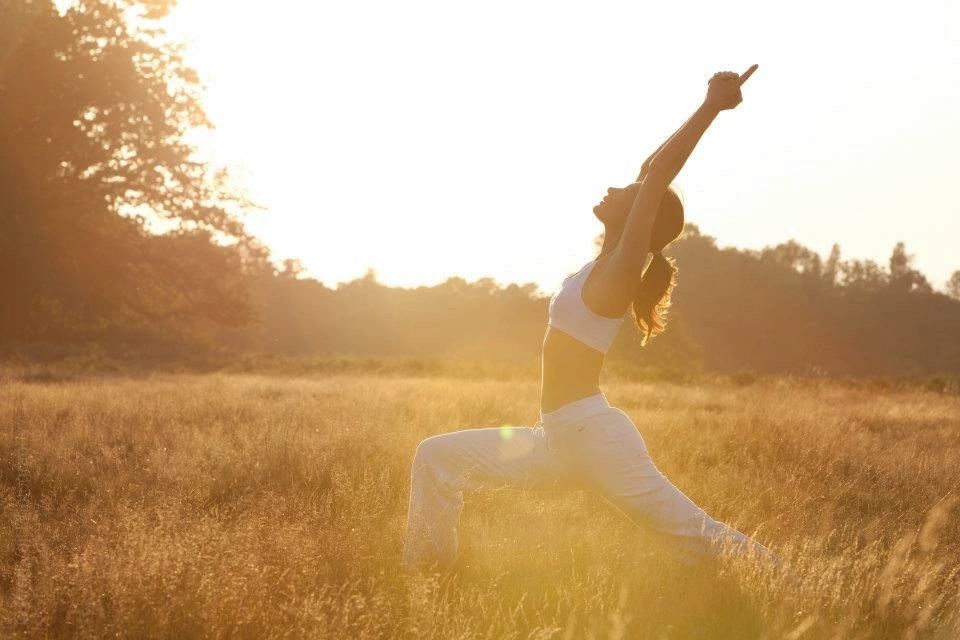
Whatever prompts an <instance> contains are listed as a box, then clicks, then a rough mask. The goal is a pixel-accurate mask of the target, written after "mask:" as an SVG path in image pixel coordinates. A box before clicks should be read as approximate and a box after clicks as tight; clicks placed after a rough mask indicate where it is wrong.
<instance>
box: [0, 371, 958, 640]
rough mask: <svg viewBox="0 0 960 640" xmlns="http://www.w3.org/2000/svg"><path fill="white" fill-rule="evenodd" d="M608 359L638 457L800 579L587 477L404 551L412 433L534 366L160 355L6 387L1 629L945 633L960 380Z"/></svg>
mask: <svg viewBox="0 0 960 640" xmlns="http://www.w3.org/2000/svg"><path fill="white" fill-rule="evenodd" d="M748 382H749V384H740V385H737V384H732V383H721V382H717V383H711V384H704V385H699V386H693V385H679V384H668V383H628V382H617V381H611V382H609V383H608V384H607V393H608V396H609V398H610V400H611V402H612V403H613V404H615V405H617V406H619V407H621V408H622V409H624V410H625V411H626V412H627V413H628V414H629V415H630V416H631V417H632V418H633V420H634V422H635V423H636V424H637V425H638V427H639V428H640V430H641V432H642V433H643V435H644V437H645V439H646V441H647V444H648V446H649V448H650V451H651V453H652V455H653V458H654V460H655V461H656V462H657V463H658V465H659V467H660V468H661V469H662V470H663V471H664V472H665V473H666V474H667V475H668V477H670V478H671V479H672V480H673V481H674V483H675V484H677V485H678V486H679V487H680V488H681V489H682V490H683V491H684V492H685V493H687V494H688V495H689V496H691V497H692V498H693V499H694V500H695V501H697V502H698V503H700V504H701V505H702V506H704V507H705V508H706V509H707V510H708V511H709V512H710V513H711V514H712V515H714V516H716V517H718V518H719V519H723V520H725V521H727V522H730V523H731V524H734V525H736V526H737V527H738V528H740V529H742V530H744V531H746V532H750V533H753V534H754V535H755V536H756V537H757V538H758V539H759V540H761V541H762V542H764V543H765V544H767V545H769V546H770V547H772V548H773V549H775V550H776V551H778V552H780V553H781V554H782V555H783V556H785V558H786V559H787V560H788V561H789V562H790V563H791V565H792V566H793V567H794V569H795V571H796V572H797V574H799V576H800V578H801V581H802V584H801V585H800V586H799V587H788V586H785V585H782V584H779V583H778V582H777V581H776V580H773V579H771V578H770V577H769V576H765V575H763V574H762V573H761V572H759V571H758V569H757V568H756V567H752V566H750V565H748V564H745V563H734V562H721V563H719V564H716V565H709V566H700V567H690V566H687V565H686V564H684V563H683V562H682V561H681V560H680V559H678V558H677V557H676V556H675V555H674V554H673V553H672V552H671V551H670V550H669V549H665V548H662V547H660V546H657V544H656V543H655V542H654V541H653V540H652V539H650V538H648V537H647V536H646V535H645V534H644V532H643V531H641V530H637V529H635V528H634V527H633V526H632V525H630V524H629V523H628V522H627V521H626V520H625V519H624V518H623V517H622V516H621V515H620V514H619V513H618V512H616V511H615V510H614V509H613V508H612V507H610V506H608V505H607V504H606V503H604V502H603V501H602V500H600V499H598V498H597V497H595V496H593V495H590V494H587V493H583V492H572V493H562V492H549V493H547V492H544V493H535V492H525V491H517V490H505V491H498V492H494V493H490V494H484V495H479V494H478V495H468V496H467V505H466V509H465V511H464V516H463V519H462V521H461V527H460V542H461V558H460V560H459V562H458V565H457V567H456V568H455V570H454V571H453V572H452V573H450V574H448V575H444V576H434V577H431V576H426V577H423V576H410V575H407V574H405V573H404V572H403V571H402V570H401V568H400V566H399V555H400V548H401V544H402V532H403V525H404V518H405V512H406V501H407V495H408V489H409V487H408V482H409V478H408V470H409V465H410V462H411V459H412V456H413V452H414V449H415V447H416V444H417V442H418V441H419V440H420V439H422V438H424V437H426V436H429V435H433V434H437V433H441V432H444V431H451V430H454V429H458V428H467V427H486V426H495V425H501V424H532V423H533V422H535V421H536V418H537V414H536V412H537V404H536V400H537V393H538V390H537V384H536V382H534V381H526V380H519V381H518V380H511V381H509V382H496V381H489V380H487V381H483V380H466V379H454V378H440V377H433V378H431V377H404V376H401V375H391V376H379V375H351V374H340V375H328V376H326V377H315V378H307V377H283V376H259V375H255V374H236V375H226V374H209V375H188V374H183V375H155V376H145V377H138V378H124V377H110V378H90V379H86V380H70V381H63V382H57V381H33V382H24V381H18V380H16V379H13V378H7V379H6V380H3V381H2V386H0V428H2V431H0V508H2V515H0V635H2V636H3V637H11V636H26V637H50V636H53V637H59V636H71V637H103V636H111V637H169V638H184V637H201V636H202V637H248V638H280V637H347V638H380V637H410V638H464V639H466V638H524V639H526V638H539V639H546V638H558V639H559V638H755V637H764V638H874V637H884V638H944V639H947V638H957V637H960V575H958V571H960V569H958V567H960V524H958V518H957V514H958V513H960V507H958V508H956V509H955V508H954V506H955V497H956V496H957V495H958V484H960V474H958V467H960V397H958V396H956V395H942V394H937V393H933V392H928V391H922V390H914V391H910V390H890V391H886V392H882V391H878V390H876V389H867V388H855V387H851V386H842V385H839V384H834V383H830V382H825V381H820V382H814V381H789V380H780V379H770V380H765V379H758V380H751V381H748Z"/></svg>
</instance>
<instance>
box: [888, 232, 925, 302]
mask: <svg viewBox="0 0 960 640" xmlns="http://www.w3.org/2000/svg"><path fill="white" fill-rule="evenodd" d="M912 264H913V256H912V255H909V254H907V249H906V246H905V245H904V244H903V243H902V242H898V243H897V244H896V246H895V247H894V248H893V253H892V254H891V255H890V286H891V287H892V288H893V289H894V290H896V291H900V292H908V291H913V290H917V291H924V292H927V293H929V292H931V291H933V288H932V287H931V286H930V283H929V282H927V279H926V278H925V277H924V275H923V274H922V273H920V272H919V271H917V270H916V269H914V268H913V267H912V266H911V265H912Z"/></svg>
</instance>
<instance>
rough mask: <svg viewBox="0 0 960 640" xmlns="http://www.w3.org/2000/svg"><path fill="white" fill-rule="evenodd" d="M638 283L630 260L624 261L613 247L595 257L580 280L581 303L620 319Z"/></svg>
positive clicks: (638, 278)
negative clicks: (591, 267) (591, 266)
mask: <svg viewBox="0 0 960 640" xmlns="http://www.w3.org/2000/svg"><path fill="white" fill-rule="evenodd" d="M639 284H640V273H638V272H637V270H636V268H635V267H633V262H630V261H627V260H623V259H622V256H618V251H617V250H616V249H614V250H613V251H611V252H609V253H608V254H606V255H604V256H601V257H600V258H598V259H597V263H596V265H594V267H593V269H592V270H591V271H590V273H589V275H588V276H587V279H586V280H585V281H584V283H583V293H582V297H583V303H584V304H585V305H586V307H587V309H589V310H590V311H592V312H594V313H596V314H597V315H600V316H605V317H608V318H620V317H622V316H623V314H624V313H626V312H627V308H628V307H629V306H630V302H631V301H632V300H633V298H634V294H635V293H636V290H637V286H638V285H639Z"/></svg>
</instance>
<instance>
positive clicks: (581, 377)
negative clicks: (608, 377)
mask: <svg viewBox="0 0 960 640" xmlns="http://www.w3.org/2000/svg"><path fill="white" fill-rule="evenodd" d="M540 366H541V369H540V370H541V383H540V411H542V412H543V413H549V412H550V411H554V410H555V409H559V408H560V407H562V406H563V405H565V404H567V403H570V402H574V401H575V400H580V399H582V398H587V397H589V396H592V395H596V394H598V393H600V369H602V368H603V354H602V353H600V352H599V351H597V350H596V349H591V348H590V347H588V346H587V345H585V344H583V343H582V342H580V341H579V340H577V339H576V338H573V337H571V336H569V335H567V334H566V333H564V332H563V331H560V330H559V329H554V328H553V327H547V334H546V335H545V336H544V338H543V355H542V358H541V365H540Z"/></svg>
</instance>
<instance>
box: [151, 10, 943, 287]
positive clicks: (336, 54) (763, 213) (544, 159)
mask: <svg viewBox="0 0 960 640" xmlns="http://www.w3.org/2000/svg"><path fill="white" fill-rule="evenodd" d="M168 30H169V31H170V33H171V35H173V36H174V37H175V38H177V39H179V40H181V41H183V42H184V43H185V45H186V57H187V61H188V63H190V64H191V65H192V66H194V67H195V68H196V69H197V70H198V71H199V72H200V76H201V79H202V81H203V82H204V84H205V85H206V99H205V106H206V109H207V112H208V114H209V116H210V118H211V120H212V121H213V122H214V124H215V125H216V129H215V130H214V131H212V132H210V133H209V134H205V135H202V136H198V137H197V138H196V141H197V144H198V145H199V147H200V150H201V154H203V155H204V156H205V157H208V158H210V159H212V160H213V161H215V162H217V163H220V164H224V165H226V166H228V167H229V168H230V169H231V170H232V171H233V173H234V175H235V177H236V179H237V181H238V183H240V184H242V185H244V187H245V188H246V189H247V190H248V192H249V194H250V196H251V197H252V198H253V199H254V200H255V201H256V202H257V203H259V204H260V205H261V206H262V207H263V210H262V211H259V212H257V213H254V214H251V215H250V216H249V217H248V218H247V223H248V227H249V229H250V230H251V231H252V232H253V233H255V234H256V235H258V236H259V237H260V238H262V239H263V241H264V242H265V243H266V244H267V245H268V246H269V247H271V249H272V250H273V252H274V254H275V255H276V256H277V257H278V258H296V259H299V260H301V261H302V263H303V264H304V266H305V267H306V269H307V273H308V274H309V275H310V276H312V277H315V278H317V279H318V280H321V281H322V282H324V283H325V284H327V285H328V286H335V285H336V284H337V283H339V282H344V281H348V280H351V279H354V278H357V277H360V276H362V275H363V274H364V273H365V272H366V271H367V269H374V270H375V271H376V272H377V276H378V279H379V280H380V281H381V282H384V283H386V284H390V285H399V286H416V285H421V284H427V285H431V284H436V283H439V282H442V281H444V280H446V279H447V278H449V277H451V276H461V277H464V278H466V279H468V280H475V279H477V278H481V277H492V278H494V279H495V280H497V281H498V282H501V283H508V282H520V283H523V282H536V283H537V284H538V285H540V287H541V289H542V290H543V291H545V292H550V291H552V290H553V289H554V288H555V286H556V285H557V284H558V283H559V281H560V280H561V279H562V278H563V277H564V276H566V275H567V274H569V273H570V272H571V271H575V270H576V269H578V268H579V267H580V266H581V265H582V264H583V263H584V262H586V261H587V260H590V259H592V257H593V255H594V248H593V240H594V238H595V237H596V236H597V235H598V234H599V233H600V231H601V230H602V227H601V225H600V224H599V223H598V222H597V221H596V219H595V218H594V217H593V214H592V212H591V210H592V208H593V206H594V205H595V204H596V203H597V202H598V201H599V200H600V198H601V197H602V196H603V195H604V193H605V190H606V188H607V187H608V186H621V185H624V184H627V183H629V182H631V181H632V180H633V179H634V178H635V176H636V174H637V171H638V169H639V167H640V164H641V163H642V162H643V160H644V159H645V158H646V156H647V155H648V154H649V153H650V152H651V151H653V150H654V149H655V148H656V147H657V146H658V145H659V144H660V143H661V142H662V141H663V140H664V139H665V138H666V137H668V136H669V135H670V134H671V133H672V132H673V131H674V130H675V129H676V128H677V127H678V126H679V125H680V124H682V123H683V121H685V120H686V119H687V117H688V116H689V115H690V114H691V113H692V112H693V111H694V110H695V109H696V107H697V106H698V104H699V103H700V101H701V100H702V98H703V94H704V91H705V88H706V81H707V79H709V77H710V76H711V75H712V74H713V73H714V72H715V71H720V70H734V71H742V70H744V69H746V68H747V67H748V66H750V65H751V64H752V63H758V64H759V65H760V68H759V70H758V71H757V72H756V74H755V75H754V76H753V77H752V78H751V80H750V81H749V82H748V83H747V85H746V86H745V87H744V102H743V103H742V104H741V105H740V106H739V107H738V108H737V109H735V110H733V111H728V112H724V113H722V114H720V116H719V117H718V118H717V120H716V122H715V123H714V125H713V127H712V128H711V129H710V130H709V131H708V132H707V134H706V135H705V137H704V139H703V141H702V142H701V144H700V145H699V146H698V148H697V149H696V150H695V151H694V154H693V156H692V157H691V159H690V160H689V162H688V163H687V166H686V167H685V168H684V170H683V171H682V172H681V174H680V176H679V177H678V178H677V180H676V181H675V185H676V186H677V187H678V188H679V190H680V191H681V192H682V194H683V197H684V202H685V207H686V214H687V220H688V222H693V223H695V224H697V225H698V226H699V227H700V229H701V230H702V231H703V232H704V233H707V234H709V235H712V236H714V237H715V238H717V241H718V243H719V244H721V245H722V246H737V247H744V248H761V247H764V246H768V245H773V244H777V243H780V242H784V241H786V240H789V239H791V238H793V239H796V240H797V241H799V242H801V243H802V244H804V245H806V246H808V247H810V248H811V249H814V250H815V251H818V252H820V253H821V254H824V255H825V254H826V253H828V252H829V250H830V247H831V245H832V244H833V243H834V242H837V243H839V244H840V246H841V249H842V254H843V257H844V258H861V259H862V258H870V259H874V260H877V261H878V262H881V263H883V264H886V261H887V259H888V257H889V255H890V252H891V250H892V248H893V245H894V244H895V243H896V242H898V241H904V242H905V243H906V245H907V250H908V252H909V253H912V254H915V255H916V261H915V266H917V267H918V268H919V269H920V270H921V271H923V272H924V273H925V274H926V275H927V276H928V277H929V278H930V280H931V281H932V282H933V284H934V285H935V286H941V285H942V284H943V283H944V282H945V281H946V279H947V278H948V277H949V275H950V273H951V272H953V271H954V270H958V269H960V251H958V249H957V244H958V240H960V197H958V193H957V192H958V188H960V181H958V177H960V160H958V153H960V117H958V115H957V114H960V0H918V1H917V2H912V3H903V2H897V3H894V2H849V1H845V2H835V1H821V0H813V1H810V2H804V3H789V4H787V3H774V2H763V1H760V0H741V1H733V2H724V3H717V2H683V1H678V2H669V3H655V4H654V3H644V2H637V1H633V2H604V1H597V2H589V3H586V2H582V3H572V2H570V3H567V2H557V1H555V0H554V1H553V2H532V1H530V2H527V1H524V2H518V1H517V0H512V1H506V2H504V1H501V0H488V1H486V2H482V3H463V2H451V1H450V0H446V1H439V2H423V1H421V0H408V1H405V2H371V1H368V0H351V1H350V2H306V1H295V0H271V1H270V2H256V1H249V2H237V1H236V0H232V1H228V0H180V3H179V6H178V7H177V8H176V9H175V11H174V13H173V14H172V15H171V16H170V17H169V18H168ZM680 268H681V269H682V268H683V266H682V265H680Z"/></svg>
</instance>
